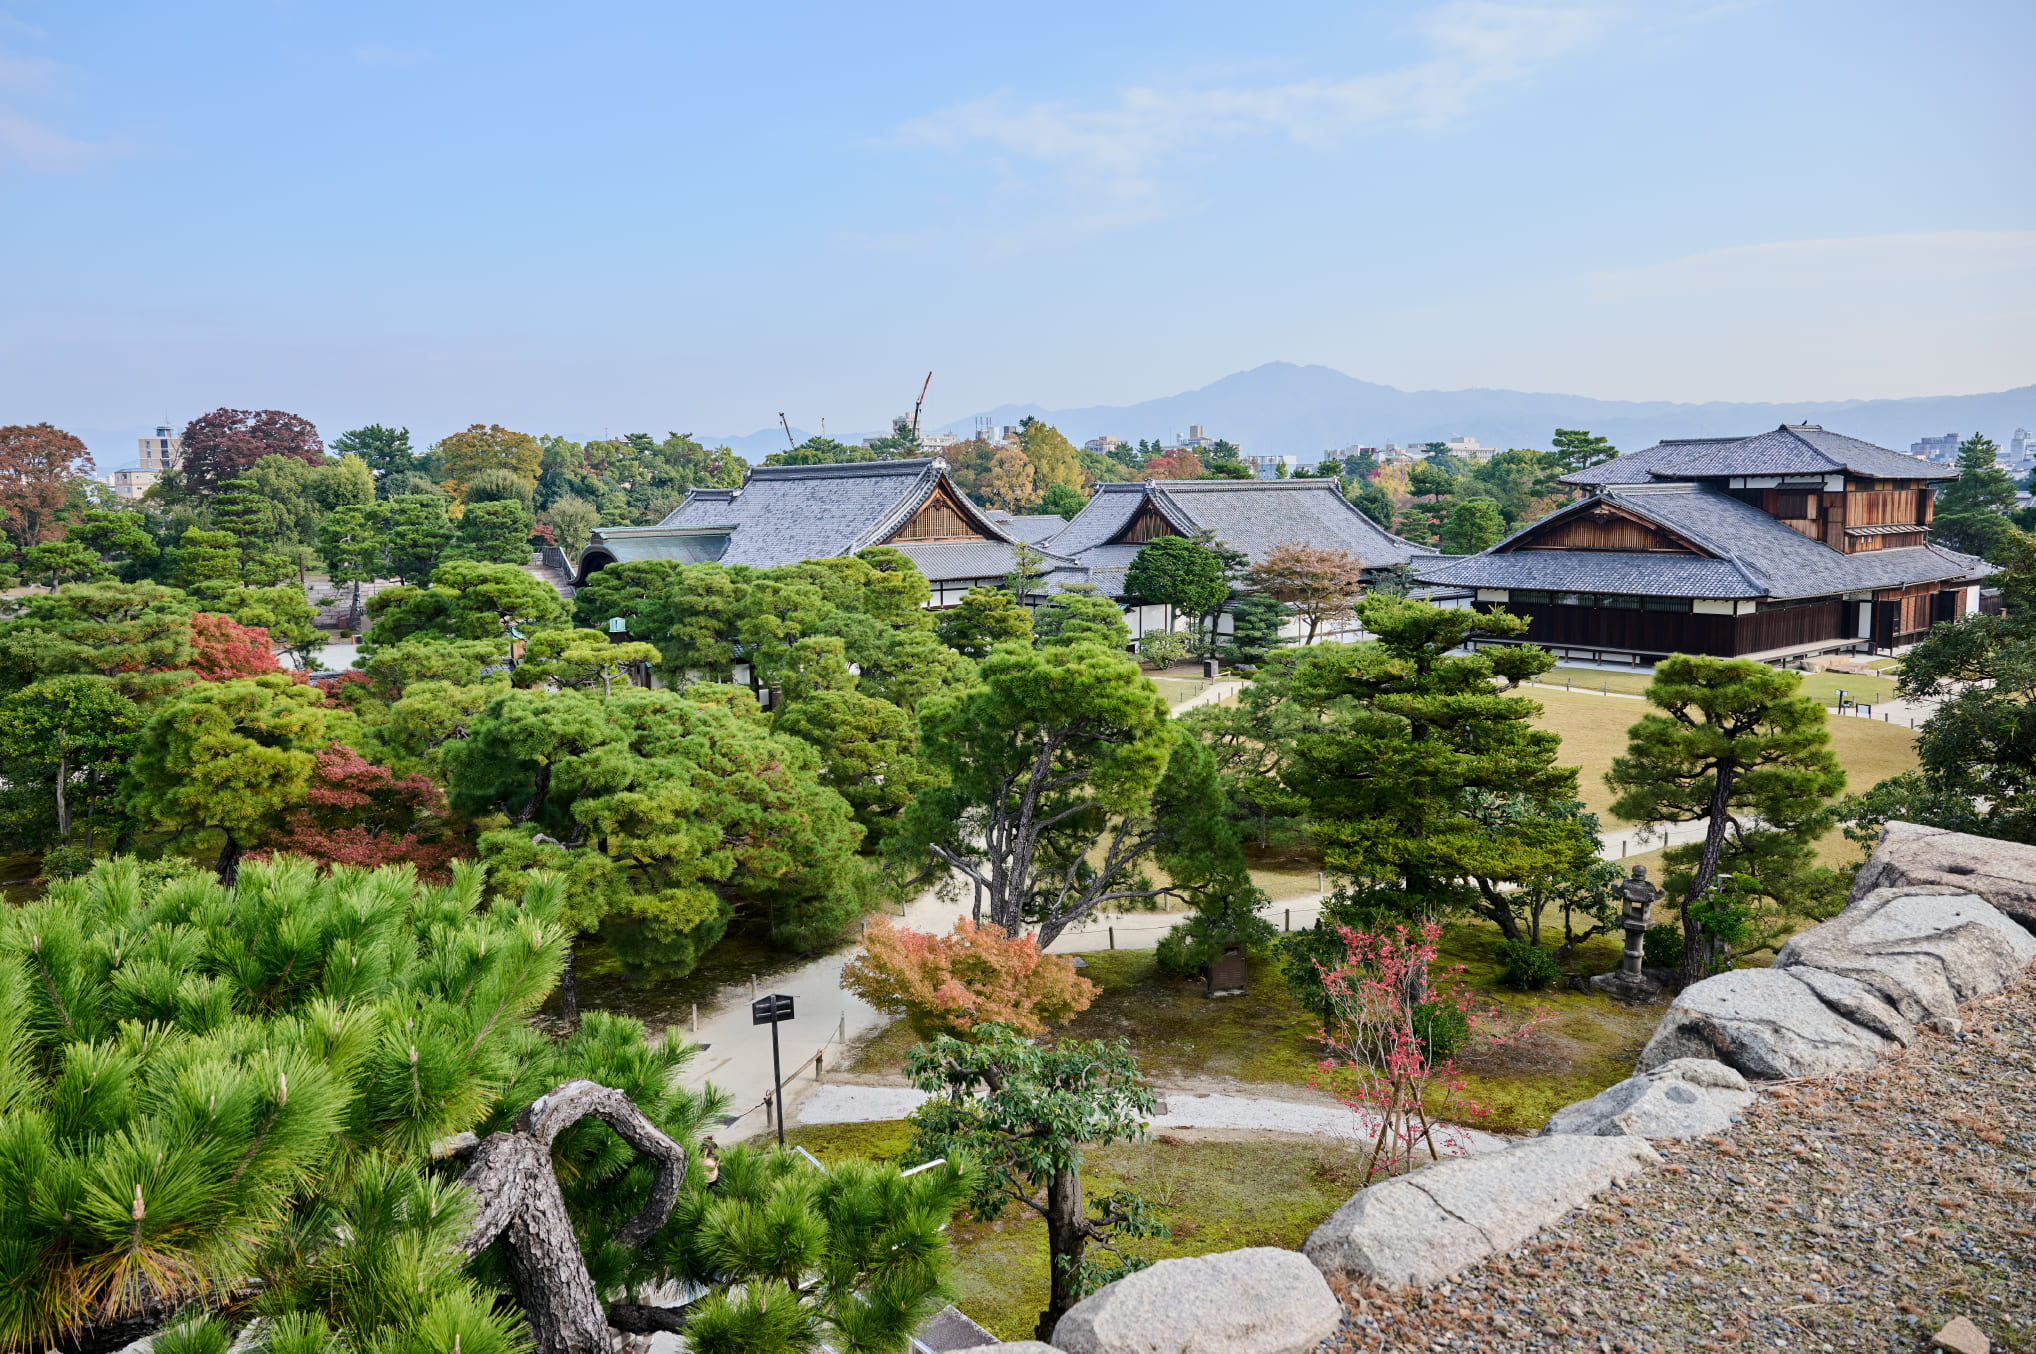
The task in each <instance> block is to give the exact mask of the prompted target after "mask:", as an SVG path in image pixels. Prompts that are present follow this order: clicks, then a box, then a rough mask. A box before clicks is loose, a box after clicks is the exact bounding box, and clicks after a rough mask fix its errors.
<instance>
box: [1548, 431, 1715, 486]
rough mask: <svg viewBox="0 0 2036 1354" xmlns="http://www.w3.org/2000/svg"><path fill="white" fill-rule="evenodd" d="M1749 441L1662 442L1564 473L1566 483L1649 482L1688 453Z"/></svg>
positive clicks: (1710, 438) (1713, 449) (1687, 439)
mask: <svg viewBox="0 0 2036 1354" xmlns="http://www.w3.org/2000/svg"><path fill="white" fill-rule="evenodd" d="M1745 440H1746V439H1745V438H1743V437H1693V438H1683V439H1678V440H1676V441H1671V442H1661V443H1658V444H1656V445H1655V446H1651V447H1649V448H1648V449H1647V450H1645V451H1636V452H1634V453H1633V454H1632V455H1630V456H1617V457H1614V458H1613V459H1611V460H1609V461H1606V462H1603V463H1602V464H1600V465H1594V466H1592V467H1591V468H1590V469H1588V470H1579V471H1577V472H1576V473H1575V474H1574V475H1564V476H1563V477H1562V482H1563V483H1564V484H1575V485H1581V486H1585V487H1588V486H1591V485H1598V484H1647V483H1650V482H1651V481H1652V480H1653V478H1654V476H1653V475H1652V474H1651V473H1650V472H1651V471H1652V470H1653V469H1654V467H1655V466H1657V465H1660V464H1662V463H1663V462H1665V461H1668V460H1672V459H1674V458H1676V457H1678V456H1682V455H1684V454H1686V453H1696V452H1703V451H1715V450H1717V449H1718V448H1720V447H1729V446H1731V445H1732V444H1733V443H1734V442H1743V441H1745Z"/></svg>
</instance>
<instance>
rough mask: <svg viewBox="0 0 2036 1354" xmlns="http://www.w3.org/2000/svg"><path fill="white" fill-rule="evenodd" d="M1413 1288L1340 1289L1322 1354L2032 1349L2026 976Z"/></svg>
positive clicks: (2035, 1067) (2030, 1024) (1672, 1149)
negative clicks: (1861, 1067) (1955, 1017)
mask: <svg viewBox="0 0 2036 1354" xmlns="http://www.w3.org/2000/svg"><path fill="white" fill-rule="evenodd" d="M1963 1014H1964V1019H1965V1025H1966V1033H1965V1034H1964V1035H1962V1036H1957V1037H1952V1038H1946V1037H1943V1036H1938V1035H1929V1034H1925V1035H1923V1036H1922V1037H1921V1038H1919V1039H1918V1041H1917V1042H1916V1043H1915V1044H1914V1045H1912V1046H1911V1047H1910V1048H1909V1049H1907V1050H1906V1051H1905V1052H1903V1053H1901V1054H1900V1055H1898V1056H1896V1057H1893V1058H1890V1059H1887V1060H1885V1061H1884V1062H1882V1063H1881V1065H1880V1066H1878V1067H1876V1068H1874V1069H1873V1070H1871V1071H1867V1072H1853V1073H1847V1074H1845V1075H1842V1076H1839V1077H1834V1078H1830V1079H1826V1080H1819V1081H1815V1082H1809V1081H1805V1082H1798V1083H1795V1084H1793V1085H1790V1086H1784V1087H1781V1088H1778V1089H1776V1090H1773V1091H1771V1092H1769V1093H1767V1094H1764V1095H1762V1096H1761V1098H1760V1101H1759V1102H1758V1103H1757V1104H1756V1105H1754V1106H1753V1107H1752V1108H1751V1109H1750V1110H1749V1111H1748V1112H1747V1116H1746V1122H1745V1123H1744V1124H1742V1125H1740V1127H1739V1128H1738V1129H1736V1130H1735V1131H1734V1132H1733V1134H1732V1136H1731V1137H1730V1138H1729V1139H1705V1140H1702V1141H1698V1142H1692V1143H1684V1144H1665V1145H1664V1144H1657V1146H1659V1147H1661V1149H1662V1156H1663V1157H1664V1159H1665V1161H1666V1163H1667V1164H1666V1166H1665V1168H1664V1169H1660V1170H1656V1171H1652V1172H1649V1173H1648V1174H1646V1175H1644V1176H1642V1177H1641V1178H1640V1179H1638V1180H1636V1181H1634V1182H1632V1183H1631V1184H1630V1185H1628V1186H1627V1187H1626V1188H1624V1189H1622V1190H1619V1191H1617V1192H1615V1193H1613V1194H1610V1195H1606V1196H1603V1197H1601V1198H1599V1199H1598V1200H1597V1201H1596V1202H1595V1203H1593V1204H1592V1205H1591V1206H1590V1207H1589V1208H1587V1209H1585V1210H1583V1211H1581V1212H1579V1213H1577V1214H1573V1215H1571V1216H1570V1217H1569V1218H1568V1219H1566V1220H1565V1221H1564V1223H1563V1224H1562V1225H1561V1226H1558V1227H1555V1228H1552V1229H1550V1230H1548V1231H1546V1232H1544V1233H1542V1234H1541V1235H1540V1236H1539V1237H1537V1238H1536V1239H1535V1240H1534V1241H1533V1242H1531V1243H1529V1244H1528V1245H1526V1246H1524V1247H1521V1248H1520V1249H1518V1250H1515V1251H1513V1252H1511V1253H1509V1254H1508V1255H1506V1256H1503V1257H1497V1258H1494V1259H1493V1260H1490V1261H1487V1262H1486V1263H1484V1264H1482V1265H1479V1266H1477V1267H1476V1268H1474V1269H1471V1270H1468V1271H1466V1272H1465V1273H1464V1275H1463V1276H1462V1278H1461V1280H1460V1281H1459V1282H1458V1283H1456V1284H1454V1285H1450V1286H1447V1287H1443V1288H1438V1289H1435V1290H1432V1291H1430V1292H1427V1293H1405V1292H1402V1293H1387V1292H1383V1291H1381V1290H1378V1289H1375V1288H1371V1287H1368V1286H1367V1287H1361V1288H1354V1289H1352V1290H1351V1291H1350V1292H1349V1293H1348V1294H1347V1295H1346V1306H1347V1307H1348V1309H1349V1317H1348V1320H1347V1321H1346V1324H1345V1329H1344V1333H1343V1334H1341V1335H1339V1336H1338V1337H1336V1338H1335V1339H1333V1340H1331V1341H1330V1342H1329V1343H1328V1344H1326V1345H1324V1346H1323V1350H1324V1351H1325V1352H1326V1351H1355V1350H1365V1351H1372V1350H1388V1349H1390V1350H1415V1349H1424V1350H1435V1349H1458V1350H1471V1349H1477V1350H1495V1351H1496V1350H1585V1351H1592V1350H1596V1351H1605V1350H1616V1351H1646V1352H1647V1354H1654V1352H1655V1351H1663V1352H1664V1354H1666V1352H1667V1351H1678V1350H1726V1349H1730V1350H1741V1349H1787V1350H1792V1351H1793V1350H1837V1351H1848V1352H1849V1351H1868V1350H1872V1351H1904V1352H1905V1354H1906V1352H1907V1351H1921V1350H1923V1349H1926V1348H1927V1347H1928V1345H1929V1340H1930V1337H1931V1335H1933V1334H1934V1333H1935V1332H1936V1331H1937V1330H1938V1329H1940V1328H1941V1327H1942V1326H1943V1325H1944V1323H1945V1322H1947V1321H1949V1320H1950V1319H1951V1318H1952V1317H1953V1316H1957V1315H1963V1316H1965V1317H1967V1318H1969V1319H1970V1320H1971V1321H1972V1322H1973V1323H1974V1324H1976V1325H1977V1326H1978V1327H1979V1328H1980V1329H1981V1330H1982V1331H1984V1332H1985V1333H1986V1334H1987V1335H1989V1336H1990V1337H1992V1340H1993V1347H1994V1349H1995V1350H1997V1351H1999V1350H2019V1351H2025V1352H2026V1351H2036V1188H2032V1185H2036V1180H2032V1173H2036V978H2031V977H2028V976H2025V977H2024V978H2023V979H2022V981H2021V982H2020V983H2019V984H2018V985H2017V986H2016V987H2015V988H2013V989H2011V990H2010V991H2008V992H2007V993H2004V994H2002V995H2001V996H1998V997H1994V998H1990V999H1988V1000H1985V1001H1981V1002H1975V1003H1973V1004H1972V1005H1970V1006H1968V1007H1967V1008H1966V1009H1965V1011H1964V1013H1963Z"/></svg>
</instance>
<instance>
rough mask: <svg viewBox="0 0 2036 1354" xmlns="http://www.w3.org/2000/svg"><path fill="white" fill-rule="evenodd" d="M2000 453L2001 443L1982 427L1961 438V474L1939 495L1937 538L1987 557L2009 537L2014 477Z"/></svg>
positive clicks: (1934, 529) (1933, 528) (1934, 525)
mask: <svg viewBox="0 0 2036 1354" xmlns="http://www.w3.org/2000/svg"><path fill="white" fill-rule="evenodd" d="M1999 455H2000V448H1999V447H1996V446H1995V445H1994V443H1993V441H1992V439H1991V438H1988V437H1987V436H1985V435H1984V434H1982V433H1974V434H1973V435H1972V436H1971V437H1968V438H1966V439H1965V440H1964V441H1963V442H1960V443H1959V444H1958V478H1957V479H1956V480H1955V481H1953V482H1952V483H1951V484H1950V485H1949V486H1947V487H1946V488H1945V489H1944V490H1943V491H1942V492H1941V493H1940V494H1939V495H1938V496H1937V510H1936V512H1935V514H1934V516H1933V519H1932V521H1931V525H1930V538H1931V539H1932V540H1935V541H1940V542H1942V543H1943V544H1945V545H1948V546H1950V547H1951V548H1952V549H1953V550H1960V551H1963V552H1965V553H1966V554H1968V555H1980V556H1983V557H1986V558H1992V557H1993V555H1994V554H1995V553H1996V552H1997V551H1998V550H1999V549H2000V548H2001V547H2002V546H2004V545H2006V544H2007V543H2008V540H2009V529H2010V523H2009V521H2008V514H2009V513H2011V512H2013V511H2014V510H2015V481H2014V477H2013V476H2011V475H2009V474H2008V472H2007V471H2005V470H2003V469H2001V467H2000V464H1999V459H1998V458H1999Z"/></svg>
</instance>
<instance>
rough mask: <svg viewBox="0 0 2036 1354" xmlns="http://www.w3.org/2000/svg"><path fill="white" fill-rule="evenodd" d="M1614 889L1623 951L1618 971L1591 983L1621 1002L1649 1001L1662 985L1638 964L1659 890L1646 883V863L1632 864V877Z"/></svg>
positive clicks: (1606, 974)
mask: <svg viewBox="0 0 2036 1354" xmlns="http://www.w3.org/2000/svg"><path fill="white" fill-rule="evenodd" d="M1614 892H1616V893H1617V894H1618V895H1619V925H1620V926H1621V927H1623V928H1625V931H1626V952H1625V954H1623V955H1621V956H1620V959H1619V968H1618V971H1617V972H1615V973H1604V974H1600V975H1599V976H1597V977H1595V978H1593V979H1591V986H1592V987H1594V988H1596V989H1597V990H1598V991H1600V992H1603V993H1605V994H1606V995H1607V996H1613V997H1618V998H1619V999H1620V1000H1622V1001H1652V1000H1653V999H1654V998H1655V997H1656V996H1658V995H1659V994H1660V992H1661V984H1660V983H1659V982H1656V981H1655V980H1654V979H1653V978H1650V977H1648V976H1647V971H1646V969H1645V968H1643V967H1642V965H1641V955H1642V942H1643V939H1644V937H1645V936H1646V935H1647V927H1648V925H1649V923H1650V922H1651V921H1652V920H1653V909H1654V904H1655V903H1656V902H1657V901H1658V900H1659V899H1660V898H1661V896H1662V891H1661V889H1659V888H1658V887H1656V886H1655V885H1653V884H1650V883H1649V882H1647V867H1646V866H1645V865H1635V866H1634V867H1633V875H1632V877H1631V878H1629V879H1625V880H1622V881H1620V884H1619V886H1618V888H1617V889H1615V890H1614Z"/></svg>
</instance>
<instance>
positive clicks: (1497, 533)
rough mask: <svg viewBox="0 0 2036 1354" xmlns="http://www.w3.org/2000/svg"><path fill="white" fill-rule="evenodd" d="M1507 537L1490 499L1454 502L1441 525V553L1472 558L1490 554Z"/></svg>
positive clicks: (1502, 521) (1501, 518)
mask: <svg viewBox="0 0 2036 1354" xmlns="http://www.w3.org/2000/svg"><path fill="white" fill-rule="evenodd" d="M1505 534H1506V522H1505V519H1504V518H1503V517H1501V516H1500V515H1499V505H1498V504H1496V503H1494V502H1492V500H1490V499H1489V498H1465V499H1459V500H1457V502H1456V504H1455V506H1453V507H1452V508H1450V510H1449V516H1448V517H1447V518H1445V519H1443V523H1442V549H1443V551H1444V552H1445V553H1447V554H1451V555H1475V554H1477V553H1478V551H1480V550H1489V549H1491V548H1492V547H1493V546H1495V545H1497V544H1498V543H1499V539H1500V537H1502V536H1504V535H1505Z"/></svg>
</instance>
